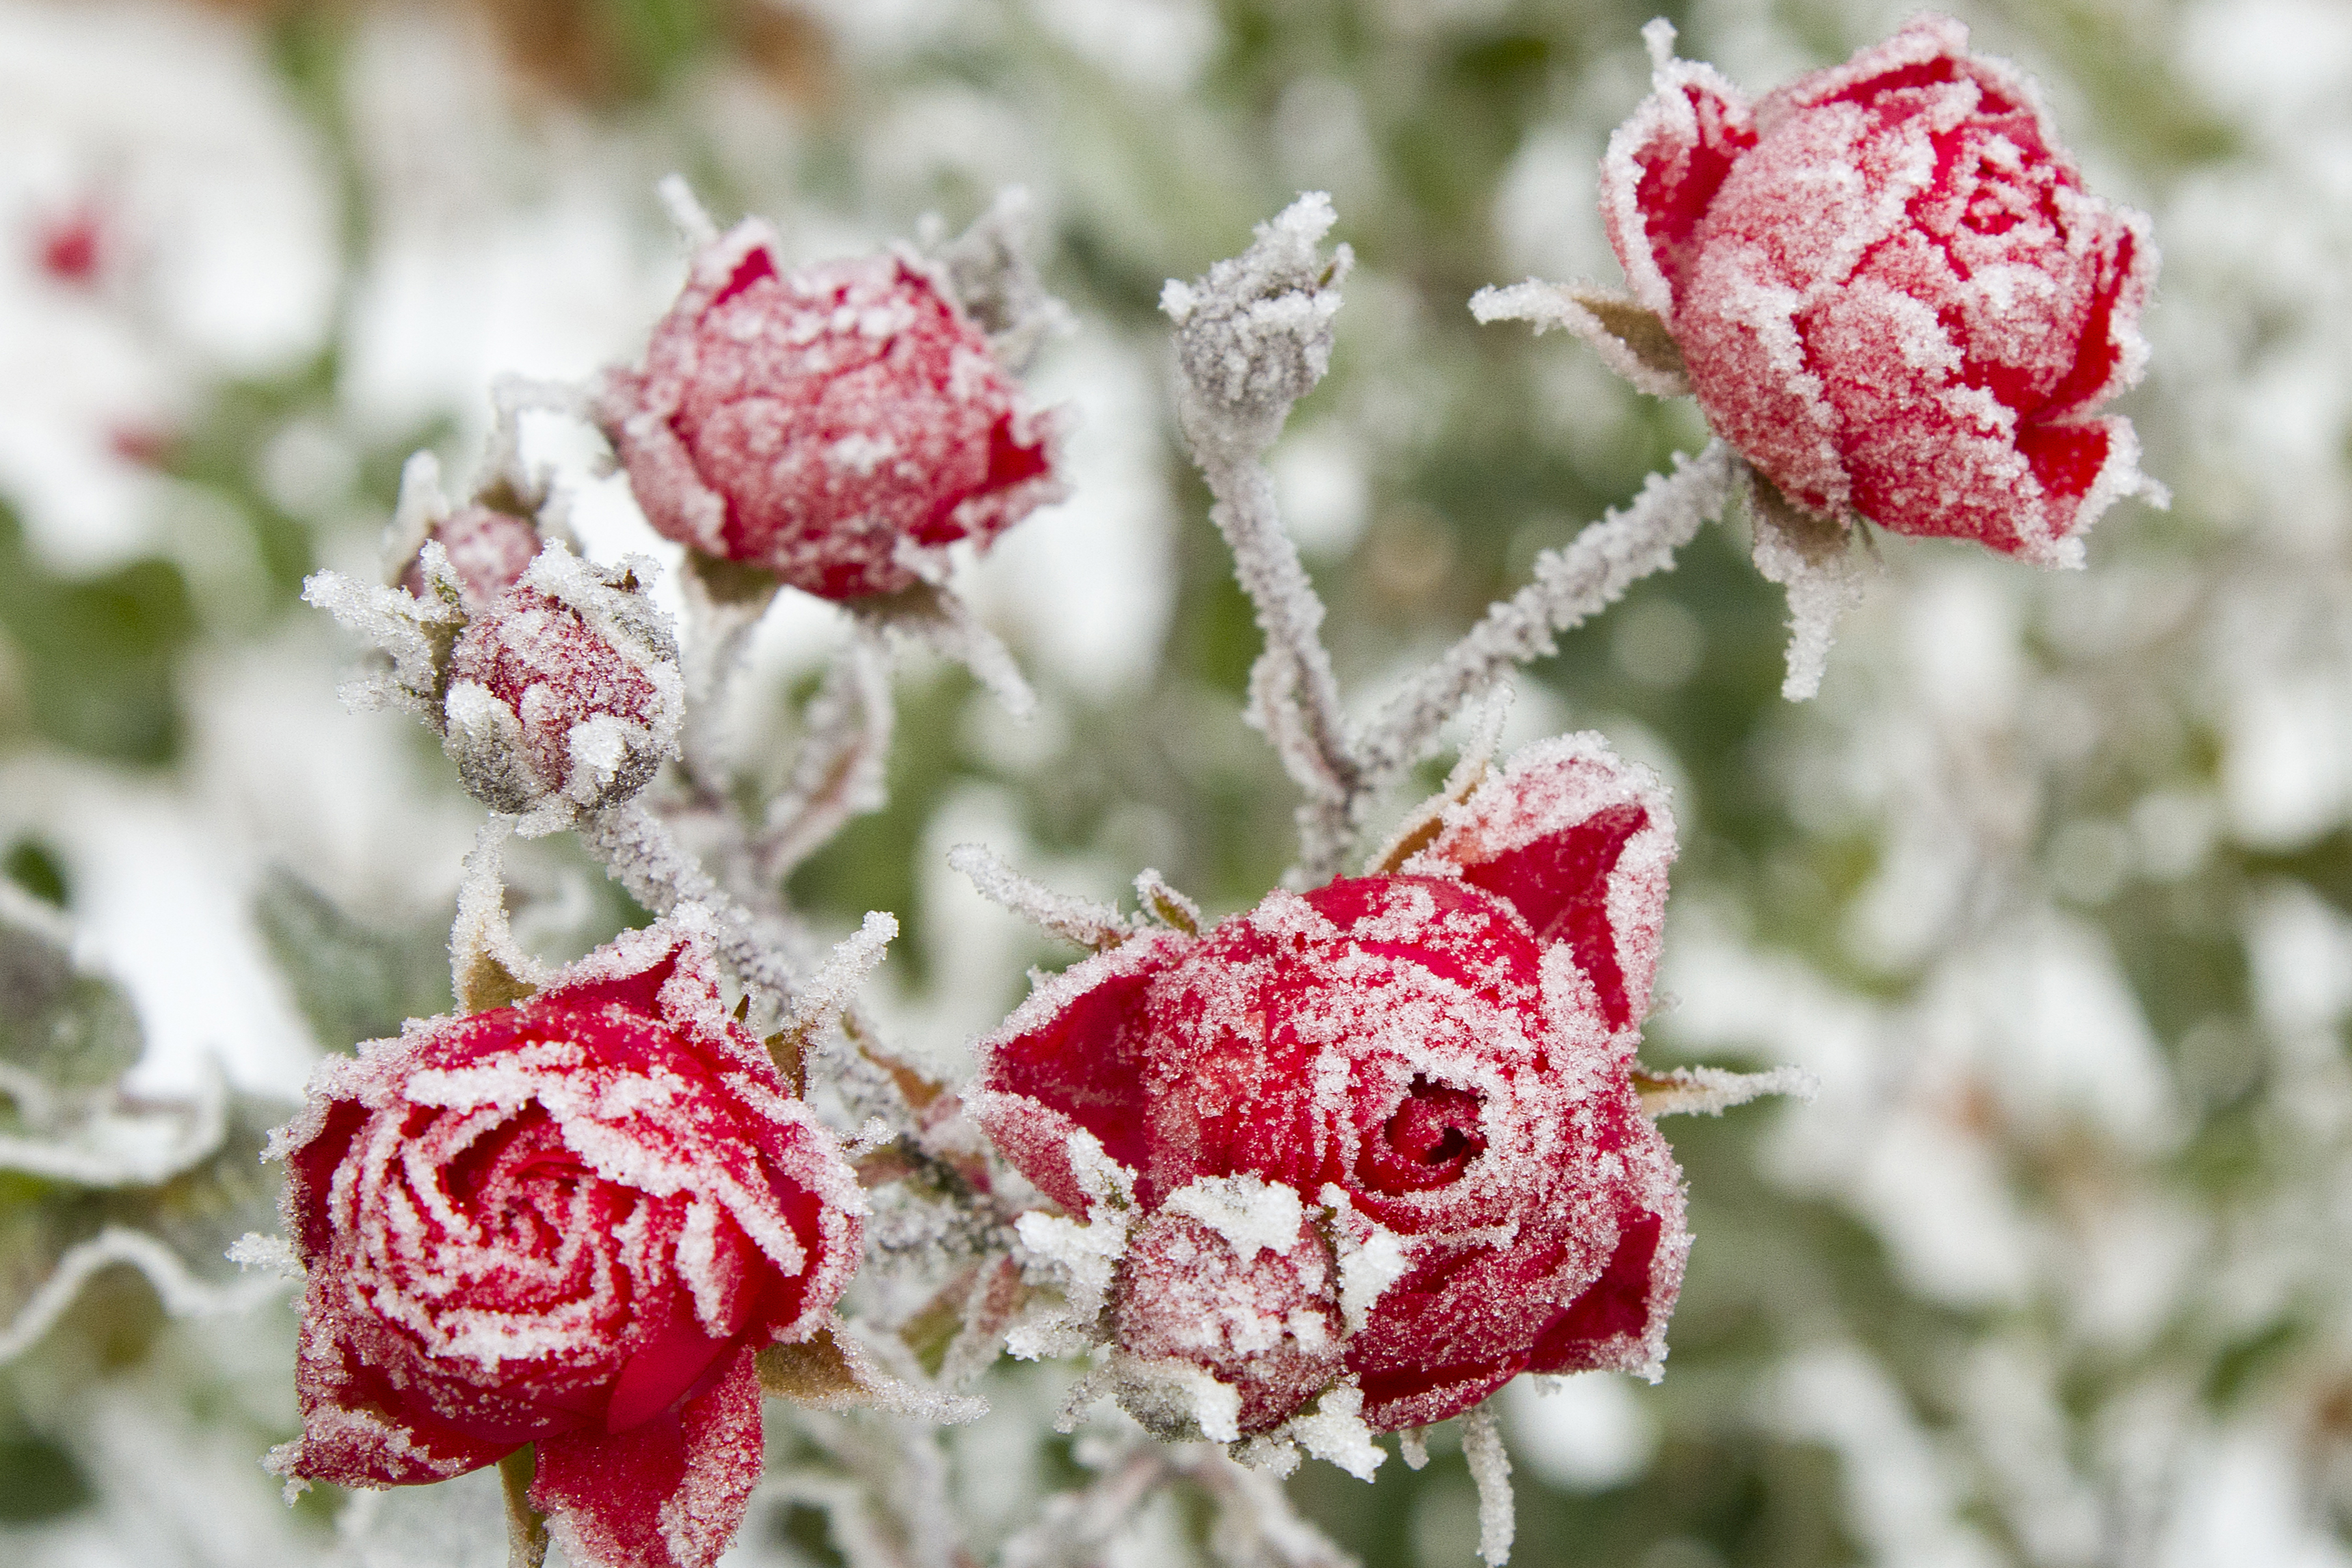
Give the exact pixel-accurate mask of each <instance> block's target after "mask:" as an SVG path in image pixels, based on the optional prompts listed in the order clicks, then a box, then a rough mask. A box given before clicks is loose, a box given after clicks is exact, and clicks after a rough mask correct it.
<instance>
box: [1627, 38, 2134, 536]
mask: <svg viewBox="0 0 2352 1568" xmlns="http://www.w3.org/2000/svg"><path fill="white" fill-rule="evenodd" d="M1967 51H1968V30H1967V28H1965V27H1964V26H1961V25H1960V24H1959V23H1958V22H1955V21H1953V20H1951V19H1950V18H1948V17H1942V16H1921V17H1918V18H1916V19H1915V20H1913V21H1912V22H1911V23H1910V24H1909V25H1908V26H1906V27H1904V28H1903V30H1902V31H1900V32H1899V33H1897V34H1895V36H1894V37H1891V38H1889V39H1887V40H1886V41H1885V42H1884V43H1881V44H1878V45H1875V46H1874V47H1870V48H1867V49H1864V50H1863V51H1861V52H1860V53H1858V54H1857V55H1855V56H1854V57H1853V59H1851V60H1849V61H1848V62H1847V63H1846V64H1844V65H1843V66H1839V67H1835V68H1831V69H1827V70H1822V71H1816V72H1814V73H1813V74H1811V75H1810V76H1807V77H1805V78H1801V79H1800V80H1798V81H1796V82H1794V83H1792V84H1791V85H1790V86H1788V87H1786V88H1783V89H1780V90H1779V91H1778V92H1774V93H1771V94H1769V95H1768V96H1767V97H1765V98H1764V99H1760V100H1759V101H1758V102H1756V103H1753V104H1750V103H1749V102H1748V99H1746V98H1745V97H1744V96H1743V95H1742V94H1741V93H1740V92H1739V90H1738V89H1737V88H1735V87H1733V86H1732V85H1731V84H1730V83H1729V82H1728V81H1727V80H1725V79H1724V78H1723V77H1721V76H1720V75H1718V74H1717V72H1716V71H1715V70H1714V69H1713V68H1710V67H1707V66H1705V65H1698V64H1694V63H1691V62H1688V61H1683V60H1671V61H1666V62H1664V63H1662V65H1661V67H1660V68H1659V71H1658V73H1657V78H1656V90H1655V91H1654V93H1653V94H1652V95H1651V96H1650V97H1649V98H1648V99H1646V100H1644V101H1643V104H1642V105H1641V107H1640V108H1639V109H1638V110H1636V111H1635V112H1634V114H1633V118H1632V119H1630V120H1627V121H1626V122H1625V124H1624V125H1622V126H1621V127H1620V128H1619V129H1618V131H1617V132H1616V134H1615V135H1614V136H1612V138H1611V140H1610V143H1609V151H1608V154H1607V156H1606V158H1605V159H1604V160H1603V162H1602V164H1601V214H1602V217H1603V220H1604V222H1605V225H1606V227H1607V229H1608V234H1609V239H1610V243H1611V245H1612V246H1613V247H1614V248H1615V250H1616V252H1617V256H1618V259H1619V260H1620V261H1621V262H1622V263H1623V264H1624V267H1625V275H1626V278H1627V280H1628V282H1629V283H1630V284H1631V286H1632V288H1633V295H1634V298H1635V299H1636V300H1638V301H1639V302H1640V304H1641V305H1643V307H1646V308H1648V309H1649V310H1651V311H1653V312H1654V313H1655V315H1656V316H1657V317H1658V318H1659V319H1660V320H1661V321H1663V322H1664V325H1665V327H1666V329H1667V330H1668V331H1669V332H1670V333H1671V334H1672V337H1673V339H1674V341H1675V346H1676V347H1677V348H1678V349H1679V350H1680V356H1681V360H1682V361H1683V369H1684V371H1685V373H1686V374H1687V376H1688V380H1689V385H1690V388H1691V390H1692V391H1693V392H1695V393H1696V396H1697V398H1698V401H1699V403H1700V406H1701V407H1703V408H1704V409H1705V410H1706V415H1707V418H1708V420H1709V422H1710V423H1713V424H1714V426H1715V428H1716V429H1717V431H1718V432H1719V433H1720V434H1723V435H1724V436H1725V437H1727V439H1728V440H1730V441H1731V442H1733V443H1734V444H1737V445H1738V447H1739V448H1740V449H1741V450H1742V451H1743V452H1745V453H1746V454H1747V455H1748V459H1749V460H1750V461H1751V462H1752V463H1753V464H1754V465H1756V466H1757V467H1758V468H1759V470H1761V471H1762V473H1763V474H1764V475H1765V476H1767V477H1769V479H1770V480H1771V481H1772V483H1773V484H1774V485H1776V486H1779V487H1780V490H1781V491H1782V492H1783V493H1785V494H1786V495H1787V496H1788V497H1790V499H1792V500H1794V501H1796V502H1797V503H1798V504H1800V505H1801V506H1803V507H1807V508H1808V509H1810V510H1811V511H1813V512H1815V513H1817V514H1820V515H1822V516H1824V517H1846V516H1849V515H1854V514H1858V515H1860V516H1862V517H1867V518H1869V519H1870V520H1872V521H1873V522H1875V523H1878V524H1880V525H1881V526H1883V527H1885V528H1892V529H1895V531H1897V532H1901V533H1908V534H1933V535H1945V536H1951V537H1955V538H1970V539H1976V540H1979V541H1980V542H1982V543H1984V544H1986V545H1988V546H1990V547H1991V548H1992V549H1997V550H2000V551H2003V552H2005V553H2009V554H2013V555H2019V556H2022V557H2025V558H2027V559H2033V560H2037V561H2040V562H2042V563H2045V564H2072V563H2074V562H2077V561H2079V560H2080V559H2081V550H2082V546H2081V543H2080V540H2081V536H2082V534H2083V532H2084V529H2086V528H2089V527H2090V525H2091V523H2092V521H2093V520H2094V519H2095V518H2096V517H2098V515H2099V514H2100V513H2101V512H2102V511H2103V510H2105V507H2107V506H2108V504H2109V503H2111V502H2112V501H2114V500H2116V498H2117V497H2121V496H2125V495H2128V494H2131V493H2133V492H2134V491H2135V490H2137V489H2140V488H2142V487H2144V486H2146V481H2145V480H2143V479H2142V478H2141V477H2140V476H2139V473H2138V470H2137V458H2138V445H2137V440H2136V438H2135V436H2134V434H2133V432H2132V427H2131V424H2130V422H2129V421H2127V420H2125V419H2121V418H2114V417H2098V416H2096V410H2097V409H2098V408H2099V407H2100V406H2101V405H2102V404H2103V403H2105V402H2106V401H2107V400H2108V399H2109V398H2110V397H2112V396H2114V395H2115V394H2116V392H2120V391H2121V390H2123V389H2124V388H2126V387H2127V386H2129V385H2131V384H2132V383H2133V382H2136V381H2137V379H2138V378H2139V374H2140V371H2141V369H2142V367H2143V365H2144V364H2145V362H2146V360H2147V343H2146V341H2145V340H2143V339H2142V338H2141V336H2140V333H2139V330H2138V327H2137V317H2138V314H2139V311H2140V309H2141V308H2142V307H2143V306H2144V305H2145V303H2146V302H2147V296H2148V291H2149V288H2150V287H2151V286H2152V285H2153V283H2154V280H2155V276H2156V267H2157V253H2156V247H2155V245H2154V244H2153V242H2152V241H2151V239H2150V238H2149V234H2148V226H2147V219H2146V218H2144V217H2143V216H2141V215H2140V214H2137V213H2135V212H2132V211H2130V210H2128V209H2126V208H2119V207H2115V206H2111V205H2109V204H2107V203H2106V202H2105V201H2103V200H2101V199H2100V198H2099V197H2097V196H2095V195H2093V194H2091V193H2089V192H2087V191H2085V190H2084V188H2083V182H2082V177H2081V175H2080V173H2079V172H2077V170H2076V169H2075V166H2074V162H2073V160H2072V159H2070V158H2069V157H2068V156H2067V155H2066V153H2065V152H2063V150H2062V149H2061V148H2060V146H2059V144H2058V141H2057V136H2056V134H2055V131H2054V130H2053V127H2052V126H2051V124H2050V122H2049V120H2048V119H2047V117H2046V116H2045V115H2044V114H2043V113H2042V110H2041V107H2040V105H2039V104H2038V102H2037V101H2036V99H2035V97H2034V94H2033V91H2032V87H2031V86H2030V85H2029V84H2028V83H2027V82H2026V81H2025V80H2024V79H2023V78H2021V76H2019V74H2018V73H2017V72H2016V71H2015V70H2014V69H2012V68H2011V67H2009V66H2008V65H2006V64H2004V63H2002V62H2000V61H1998V60H1992V59H1988V58H1985V57H1980V56H1975V55H1970V54H1969V53H1968V52H1967ZM1662 52H1663V51H1662Z"/></svg>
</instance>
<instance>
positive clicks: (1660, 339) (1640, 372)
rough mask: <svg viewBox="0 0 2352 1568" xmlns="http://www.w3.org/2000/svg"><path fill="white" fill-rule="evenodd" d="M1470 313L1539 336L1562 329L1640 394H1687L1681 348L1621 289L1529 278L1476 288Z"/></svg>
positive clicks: (1648, 310)
mask: <svg viewBox="0 0 2352 1568" xmlns="http://www.w3.org/2000/svg"><path fill="white" fill-rule="evenodd" d="M1470 314H1471V315H1473V316H1475V317H1476V318H1477V319H1479V320H1480V321H1482V322H1485V321H1525V322H1527V323H1528V325H1529V326H1531V327H1533V328H1534V329H1536V330H1537V331H1538V332H1543V331H1545V330H1547V329H1550V328H1553V327H1559V328H1564V329H1567V330H1568V331H1570V332H1573V333H1575V334H1576V335H1577V336H1578V337H1580V338H1581V339H1583V340H1585V341H1586V342H1588V343H1590V344H1591V345H1592V346H1593V347H1594V348H1595V349H1597V350H1600V353H1601V362H1602V363H1604V364H1606V365H1607V366H1608V367H1609V368H1610V369H1611V370H1612V371H1616V372H1617V373H1618V374H1619V375H1621V376H1623V377H1624V378H1625V379H1626V380H1627V381H1629V382H1633V385H1634V386H1636V387H1638V388H1640V389H1641V390H1642V391H1643V392H1650V393H1652V394H1654V395H1655V396H1658V397H1680V396H1683V395H1684V394H1685V393H1686V392H1689V391H1690V379H1689V377H1688V376H1687V375H1685V373H1684V369H1683V350H1682V346H1681V345H1680V344H1678V343H1676V342H1675V338H1674V334H1673V333H1672V332H1669V331H1668V330H1667V329H1666V324H1665V322H1664V321H1663V320H1661V319H1659V317H1658V313H1657V312H1656V311H1654V310H1652V309H1651V308H1648V307H1647V306H1645V305H1643V303H1642V302H1641V301H1640V300H1638V299H1636V298H1633V296H1632V295H1630V294H1627V293H1625V292H1624V291H1623V290H1622V289H1616V288H1603V287H1600V286H1599V285H1597V284H1591V283H1546V282H1543V281H1542V280H1541V279H1539V278H1533V277H1530V278H1528V280H1527V281H1526V282H1525V283H1514V284H1510V285H1508V286H1497V287H1487V288H1482V289H1480V290H1479V291H1478V292H1477V293H1475V294H1474V295H1472V296H1471V297H1470Z"/></svg>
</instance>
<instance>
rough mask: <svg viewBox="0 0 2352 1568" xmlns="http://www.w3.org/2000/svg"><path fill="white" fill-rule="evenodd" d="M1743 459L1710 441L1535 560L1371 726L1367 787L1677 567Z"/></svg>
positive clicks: (1364, 746)
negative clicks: (1578, 631)
mask: <svg viewBox="0 0 2352 1568" xmlns="http://www.w3.org/2000/svg"><path fill="white" fill-rule="evenodd" d="M1737 463H1738V459H1737V458H1736V457H1735V455H1733V453H1732V451H1731V449H1730V448H1729V447H1728V446H1727V445H1725V444H1723V443H1722V442H1720V441H1717V442H1711V443H1709V444H1708V445H1707V447H1706V450H1705V451H1703V452H1701V453H1700V454H1699V455H1697V456H1696V457H1693V458H1689V459H1678V460H1677V461H1676V464H1675V471H1674V472H1673V473H1672V474H1654V475H1652V476H1650V479H1649V482H1648V483H1647V484H1646V485H1644V486H1643V489H1642V493H1641V494H1640V495H1639V496H1637V497H1634V499H1633V504H1632V505H1631V506H1629V507H1625V508H1624V509H1623V510H1622V511H1613V512H1611V513H1610V514H1609V515H1608V516H1607V517H1603V518H1602V519H1601V521H1600V522H1597V523H1595V524H1593V525H1592V526H1591V528H1586V529H1585V530H1584V531H1583V532H1582V533H1580V534H1579V535H1578V536H1577V537H1576V538H1575V539H1574V540H1573V541H1571V542H1570V543H1569V544H1567V545H1564V546H1562V547H1561V548H1559V549H1554V550H1547V551H1545V552H1544V553H1543V554H1542V555H1541V556H1538V558H1537V559H1536V565H1535V580H1534V581H1533V582H1530V583H1529V584H1528V585H1527V586H1526V587H1525V588H1523V589H1521V590H1519V591H1518V592H1517V593H1516V594H1513V595H1512V596H1511V597H1510V598H1509V599H1507V600H1505V601H1502V602H1500V603H1498V604H1496V605H1495V606H1494V607H1493V608H1492V609H1490V610H1488V611H1487V612H1486V618H1485V619H1484V620H1482V621H1481V622H1478V624H1477V625H1476V626H1475V627H1473V628H1471V630H1470V631H1469V632H1468V633H1467V634H1466V635H1465V636H1464V637H1463V638H1462V640H1461V641H1460V642H1458V643H1454V646H1453V647H1452V648H1450V649H1448V650H1447V651H1446V653H1445V654H1444V656H1443V657H1442V658H1440V659H1439V660H1438V661H1437V662H1436V663H1435V664H1432V665H1431V666H1430V667H1429V668H1428V669H1426V670H1423V672H1422V673H1421V674H1418V675H1416V676H1414V677H1413V679H1412V683H1411V684H1410V685H1407V686H1406V687H1405V689H1404V690H1402V691H1401V692H1399V693H1398V694H1397V695H1394V696H1393V697H1391V698H1390V699H1389V701H1388V703H1387V705H1386V706H1383V707H1382V708H1381V711H1380V712H1379V714H1378V715H1376V716H1374V717H1373V719H1372V721H1371V723H1370V725H1368V726H1367V727H1365V730H1364V733H1363V737H1362V740H1361V742H1360V747H1359V757H1360V760H1361V763H1362V768H1363V785H1364V788H1365V789H1377V788H1379V787H1380V786H1381V785H1382V784H1385V783H1387V782H1388V781H1389V780H1391V779H1394V778H1395V777H1396V776H1397V775H1398V774H1400V773H1402V772H1403V771H1404V770H1405V769H1406V768H1410V767H1412V765H1413V764H1414V763H1415V762H1417V761H1419V760H1420V759H1421V758H1422V757H1423V754H1424V753H1426V751H1427V750H1428V748H1429V747H1430V745H1431V743H1432V742H1433V741H1434V740H1435V739H1436V737H1437V732H1438V730H1439V729H1440V728H1441V727H1443V726H1444V723H1445V721H1446V720H1447V719H1449V718H1451V717H1452V716H1454V713H1455V712H1457V711H1458V710H1459V709H1460V708H1461V706H1462V705H1463V704H1464V703H1465V702H1466V701H1468V700H1469V699H1470V698H1472V697H1474V696H1475V695H1478V694H1479V693H1480V692H1482V691H1484V690H1486V687H1488V686H1489V685H1492V684H1493V683H1494V682H1495V680H1496V678H1497V677H1499V676H1500V675H1502V674H1504V672H1506V671H1507V670H1508V669H1509V668H1510V667H1511V666H1512V665H1514V664H1525V663H1527V662H1528V661H1529V660H1532V659H1539V658H1542V657H1544V656H1545V655H1546V654H1549V653H1551V652H1553V650H1554V649H1555V647H1556V646H1557V644H1556V643H1555V642H1554V639H1555V638H1556V637H1557V636H1558V635H1559V633H1560V632H1565V631H1568V630H1569V629H1570V628H1571V627H1574V626H1576V625H1579V624H1580V623H1581V622H1584V621H1585V620H1587V619H1589V618H1590V617H1591V616H1592V615H1594V614H1597V613H1598V612H1601V610H1603V609H1606V608H1607V607H1608V606H1609V605H1611V604H1612V603H1614V602H1615V601H1617V599H1618V598H1620V597H1621V596H1622V594H1623V593H1624V591H1626V590H1627V589H1628V588H1630V587H1632V586H1633V584H1634V583H1635V582H1637V581H1639V580H1641V579H1643V578H1644V577H1647V576H1648V575H1650V573H1652V572H1654V571H1659V570H1664V568H1666V567H1668V566H1670V565H1672V564H1673V562H1674V556H1675V551H1676V550H1678V549H1681V548H1682V547H1683V546H1684V545H1685V544H1688V543H1689V542H1690V540H1691V538H1692V536H1693V535H1695V534H1696V533H1697V532H1698V528H1699V525H1700V524H1701V523H1703V522H1705V521H1706V519H1707V518H1708V517H1712V516H1714V515H1715V514H1716V513H1717V512H1718V511H1720V510H1721V509H1722V507H1723V504H1724V502H1725V500H1726V499H1727V497H1729V495H1730V493H1731V487H1732V485H1733V482H1734V476H1735V475H1736V473H1737V466H1736V465H1737Z"/></svg>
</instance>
